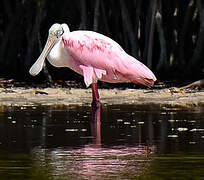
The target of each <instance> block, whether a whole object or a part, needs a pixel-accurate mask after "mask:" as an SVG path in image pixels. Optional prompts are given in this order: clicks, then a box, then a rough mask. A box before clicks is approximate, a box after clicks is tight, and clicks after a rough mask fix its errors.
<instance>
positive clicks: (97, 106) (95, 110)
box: [91, 83, 101, 122]
mask: <svg viewBox="0 0 204 180" xmlns="http://www.w3.org/2000/svg"><path fill="white" fill-rule="evenodd" d="M91 87H92V97H93V100H92V104H91V108H92V121H94V122H97V121H98V119H100V111H101V102H100V98H99V94H98V85H97V84H96V83H93V84H91Z"/></svg>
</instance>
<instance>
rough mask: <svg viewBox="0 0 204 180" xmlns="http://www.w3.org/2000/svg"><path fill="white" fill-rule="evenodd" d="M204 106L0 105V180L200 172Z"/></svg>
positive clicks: (156, 177) (195, 175) (201, 175)
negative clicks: (94, 115) (97, 113)
mask: <svg viewBox="0 0 204 180" xmlns="http://www.w3.org/2000/svg"><path fill="white" fill-rule="evenodd" d="M203 117H204V109H203V108H197V109H191V110H184V109H175V108H174V109H171V108H153V107H152V108H149V107H146V108H144V107H138V106H134V105H118V106H117V105H114V106H103V107H102V112H101V124H100V129H94V128H96V126H95V125H94V126H93V124H91V123H90V121H91V108H90V107H88V106H85V107H81V106H69V107H59V106H45V107H42V106H41V107H26V106H25V107H3V108H1V111H0V180H4V179H5V180H24V179H26V180H27V179H42V180H44V179H46V180H47V179H51V180H52V179H53V180H54V179H59V180H61V179H141V180H144V179H151V180H152V179H153V180H160V179H185V180H186V179H204V171H203V169H204V118H203Z"/></svg>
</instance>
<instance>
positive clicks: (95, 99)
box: [91, 83, 100, 103]
mask: <svg viewBox="0 0 204 180" xmlns="http://www.w3.org/2000/svg"><path fill="white" fill-rule="evenodd" d="M91 88H92V97H93V101H92V103H93V102H100V98H99V94H98V84H96V83H93V84H91Z"/></svg>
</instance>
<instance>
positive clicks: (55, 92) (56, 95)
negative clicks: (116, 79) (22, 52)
mask: <svg viewBox="0 0 204 180" xmlns="http://www.w3.org/2000/svg"><path fill="white" fill-rule="evenodd" d="M99 93H100V96H101V102H102V103H103V104H109V105H111V104H135V105H153V104H154V105H157V106H160V107H162V106H165V107H195V106H203V105H204V92H203V91H197V92H180V93H172V92H171V91H170V90H169V89H161V90H158V89H152V90H151V89H147V90H146V89H145V90H142V89H126V90H119V89H110V90H107V89H100V91H99ZM91 97H92V94H91V89H70V90H69V89H65V88H45V89H33V88H30V89H25V88H6V89H5V88H0V105H9V106H11V105H14V106H25V105H73V104H75V105H84V104H86V105H90V104H91V101H92V99H91Z"/></svg>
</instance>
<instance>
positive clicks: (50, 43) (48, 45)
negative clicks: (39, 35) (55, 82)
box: [29, 36, 56, 76]
mask: <svg viewBox="0 0 204 180" xmlns="http://www.w3.org/2000/svg"><path fill="white" fill-rule="evenodd" d="M55 43H56V39H55V38H53V37H51V36H50V37H48V40H47V42H46V44H45V47H44V49H43V51H42V53H41V55H40V56H39V58H38V59H37V61H36V62H35V63H34V64H33V65H32V67H31V68H30V70H29V73H30V74H31V75H32V76H36V75H37V74H38V73H39V72H40V71H41V70H42V68H43V65H44V61H45V58H46V57H47V55H48V53H49V52H50V50H51V49H52V47H53V46H54V45H55Z"/></svg>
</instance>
